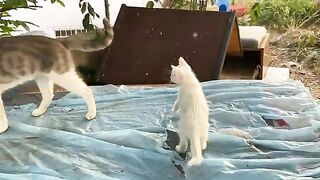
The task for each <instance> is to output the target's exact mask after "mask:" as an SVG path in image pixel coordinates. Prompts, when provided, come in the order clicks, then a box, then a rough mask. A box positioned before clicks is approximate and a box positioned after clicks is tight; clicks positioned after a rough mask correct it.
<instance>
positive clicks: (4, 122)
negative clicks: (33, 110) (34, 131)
mask: <svg viewBox="0 0 320 180" xmlns="http://www.w3.org/2000/svg"><path fill="white" fill-rule="evenodd" d="M8 127H9V126H8V119H7V116H6V112H5V110H4V105H3V102H2V96H1V94H0V133H3V132H4V131H6V130H7V129H8Z"/></svg>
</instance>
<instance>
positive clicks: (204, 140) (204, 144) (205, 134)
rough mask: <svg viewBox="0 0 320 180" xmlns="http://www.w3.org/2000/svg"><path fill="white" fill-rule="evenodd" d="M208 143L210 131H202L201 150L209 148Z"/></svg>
mask: <svg viewBox="0 0 320 180" xmlns="http://www.w3.org/2000/svg"><path fill="white" fill-rule="evenodd" d="M207 143H208V132H202V136H201V150H205V149H206V148H207Z"/></svg>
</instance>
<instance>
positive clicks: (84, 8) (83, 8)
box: [81, 2, 87, 14]
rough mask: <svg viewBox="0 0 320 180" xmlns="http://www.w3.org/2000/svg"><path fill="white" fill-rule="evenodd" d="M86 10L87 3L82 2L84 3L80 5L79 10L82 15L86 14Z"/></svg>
mask: <svg viewBox="0 0 320 180" xmlns="http://www.w3.org/2000/svg"><path fill="white" fill-rule="evenodd" d="M86 9H87V3H86V2H84V3H83V4H82V8H81V12H82V14H83V13H84V12H86Z"/></svg>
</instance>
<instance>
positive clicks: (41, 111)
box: [32, 108, 46, 117]
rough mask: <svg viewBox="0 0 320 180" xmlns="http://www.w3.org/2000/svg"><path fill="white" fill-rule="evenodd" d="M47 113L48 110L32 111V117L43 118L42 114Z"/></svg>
mask: <svg viewBox="0 0 320 180" xmlns="http://www.w3.org/2000/svg"><path fill="white" fill-rule="evenodd" d="M45 112H46V109H39V108H38V109H35V110H34V111H32V116H34V117H38V116H41V115H42V114H44V113H45Z"/></svg>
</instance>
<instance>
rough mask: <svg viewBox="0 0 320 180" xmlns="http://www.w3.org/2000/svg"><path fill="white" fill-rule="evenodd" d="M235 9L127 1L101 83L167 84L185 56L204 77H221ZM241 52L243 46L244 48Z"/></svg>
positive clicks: (117, 23)
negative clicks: (173, 66) (152, 6)
mask: <svg viewBox="0 0 320 180" xmlns="http://www.w3.org/2000/svg"><path fill="white" fill-rule="evenodd" d="M234 22H235V14H234V13H233V12H228V13H221V12H203V11H187V10H172V9H170V10H169V9H148V8H138V7H127V6H125V5H122V7H121V9H120V12H119V15H118V17H117V20H116V23H115V26H114V31H115V36H114V40H113V42H112V45H111V46H110V47H109V49H108V51H107V53H106V57H105V60H104V65H103V67H102V68H101V73H100V77H99V80H98V81H99V83H100V84H110V83H112V84H165V83H168V81H169V74H170V70H171V69H170V65H171V64H177V62H178V58H179V57H180V56H182V57H184V58H185V59H186V61H188V63H189V64H190V65H191V66H192V68H193V69H194V71H195V73H196V74H197V76H198V78H199V79H200V81H206V80H214V79H219V74H220V71H221V69H222V66H223V62H224V59H225V55H226V51H227V47H228V42H229V39H230V37H231V31H232V25H233V23H234ZM239 53H241V50H239Z"/></svg>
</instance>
